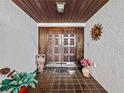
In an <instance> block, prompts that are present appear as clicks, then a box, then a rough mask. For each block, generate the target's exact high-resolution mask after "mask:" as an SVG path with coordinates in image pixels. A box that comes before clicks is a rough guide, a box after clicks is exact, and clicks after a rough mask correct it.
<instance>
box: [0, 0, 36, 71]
mask: <svg viewBox="0 0 124 93" xmlns="http://www.w3.org/2000/svg"><path fill="white" fill-rule="evenodd" d="M37 31H38V30H37V26H36V23H35V22H34V21H33V20H32V19H31V18H30V17H29V16H28V15H27V14H26V13H24V12H23V11H22V10H21V9H20V8H19V7H17V6H16V5H15V4H14V3H13V2H12V1H11V0H0V68H2V67H10V68H13V69H16V70H18V71H26V72H30V71H33V70H34V69H35V55H36V53H37V41H38V40H37Z"/></svg>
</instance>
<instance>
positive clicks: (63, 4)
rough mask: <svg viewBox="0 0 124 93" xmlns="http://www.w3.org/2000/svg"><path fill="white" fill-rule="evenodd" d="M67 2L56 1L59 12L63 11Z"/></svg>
mask: <svg viewBox="0 0 124 93" xmlns="http://www.w3.org/2000/svg"><path fill="white" fill-rule="evenodd" d="M65 4H66V3H65V2H56V7H57V12H58V13H63V12H64V9H65Z"/></svg>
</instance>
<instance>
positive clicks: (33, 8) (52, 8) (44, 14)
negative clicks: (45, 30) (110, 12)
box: [12, 0, 108, 23]
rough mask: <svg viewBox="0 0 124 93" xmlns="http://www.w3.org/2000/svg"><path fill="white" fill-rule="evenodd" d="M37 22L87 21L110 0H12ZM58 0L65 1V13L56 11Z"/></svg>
mask: <svg viewBox="0 0 124 93" xmlns="http://www.w3.org/2000/svg"><path fill="white" fill-rule="evenodd" d="M12 1H13V2H14V3H15V4H17V5H18V6H19V7H20V8H21V9H23V10H24V11H25V12H26V13H27V14H28V15H29V16H30V17H32V18H33V19H34V20H35V21H36V22H37V23H44V22H45V23H61V22H86V21H87V20H88V19H89V18H90V17H92V16H93V15H94V14H95V13H96V12H97V11H98V10H99V9H100V8H101V7H102V6H104V4H106V3H107V1H108V0H12ZM56 1H65V2H66V5H65V10H64V13H62V14H60V13H57V11H56Z"/></svg>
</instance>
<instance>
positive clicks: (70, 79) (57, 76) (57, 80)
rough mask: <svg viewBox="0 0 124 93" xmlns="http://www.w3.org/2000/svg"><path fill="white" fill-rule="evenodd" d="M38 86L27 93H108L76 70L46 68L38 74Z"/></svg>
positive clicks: (94, 81)
mask: <svg viewBox="0 0 124 93" xmlns="http://www.w3.org/2000/svg"><path fill="white" fill-rule="evenodd" d="M37 79H38V82H39V84H38V85H37V87H36V88H35V89H33V88H29V89H28V93H108V92H106V90H105V89H104V88H103V87H102V86H101V85H100V84H99V83H98V82H97V81H96V80H95V79H94V78H93V77H91V78H89V79H87V78H84V77H83V76H82V73H81V72H80V71H79V70H78V69H77V68H46V69H45V70H44V72H43V73H41V74H39V75H38V77H37Z"/></svg>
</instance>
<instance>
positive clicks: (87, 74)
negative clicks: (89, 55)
mask: <svg viewBox="0 0 124 93" xmlns="http://www.w3.org/2000/svg"><path fill="white" fill-rule="evenodd" d="M80 63H81V65H82V66H83V68H82V73H83V76H84V77H87V78H88V77H90V71H89V70H90V66H91V62H90V61H89V59H81V62H80Z"/></svg>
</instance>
